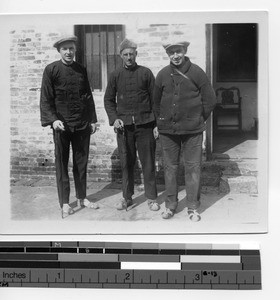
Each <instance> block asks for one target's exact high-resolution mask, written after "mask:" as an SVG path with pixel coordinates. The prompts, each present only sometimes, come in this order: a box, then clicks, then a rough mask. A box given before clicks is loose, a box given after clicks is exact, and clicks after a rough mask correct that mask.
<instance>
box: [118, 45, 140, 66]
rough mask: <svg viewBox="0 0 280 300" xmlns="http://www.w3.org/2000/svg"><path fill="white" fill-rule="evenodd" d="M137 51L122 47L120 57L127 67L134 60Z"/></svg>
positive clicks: (131, 64) (132, 63)
mask: <svg viewBox="0 0 280 300" xmlns="http://www.w3.org/2000/svg"><path fill="white" fill-rule="evenodd" d="M136 56H137V51H136V50H135V49H133V48H127V49H124V50H123V51H122V53H121V58H122V60H123V62H124V64H125V66H127V67H131V66H133V65H134V64H135V62H136Z"/></svg>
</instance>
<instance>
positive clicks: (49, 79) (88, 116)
mask: <svg viewBox="0 0 280 300" xmlns="http://www.w3.org/2000/svg"><path fill="white" fill-rule="evenodd" d="M76 41H77V38H76V37H75V36H70V37H69V36H68V37H63V38H60V39H59V40H58V41H57V42H56V43H55V44H54V47H55V48H56V49H57V51H58V52H59V53H60V55H61V59H60V60H58V61H55V62H53V63H51V64H49V65H47V66H46V68H45V70H44V73H43V79H42V87H41V98H40V112H41V124H42V126H48V125H50V126H51V127H52V128H53V135H54V144H55V165H56V179H57V189H58V198H59V204H60V207H61V212H62V217H64V216H67V215H69V214H73V213H74V211H73V209H72V208H71V206H70V205H69V195H70V184H69V175H68V161H69V150H70V144H71V145H72V153H73V175H74V182H75V190H76V197H77V200H78V202H80V205H81V206H85V207H87V208H98V206H97V205H96V204H95V203H92V202H90V201H89V200H88V199H87V198H86V177H87V162H88V154H89V144H90V135H91V133H94V132H95V131H96V124H95V123H96V122H97V119H96V112H95V105H94V101H93V97H92V93H91V89H90V85H89V82H88V77H87V71H86V69H85V68H84V67H83V66H81V65H80V64H78V63H77V62H75V61H74V57H75V52H76Z"/></svg>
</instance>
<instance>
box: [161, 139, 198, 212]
mask: <svg viewBox="0 0 280 300" xmlns="http://www.w3.org/2000/svg"><path fill="white" fill-rule="evenodd" d="M160 140H161V145H162V151H163V159H164V178H165V188H166V194H167V195H166V200H165V206H166V208H169V209H170V210H173V211H175V210H176V208H177V205H178V182H177V176H178V169H179V164H180V155H182V158H183V162H184V168H185V188H186V194H187V195H186V201H187V207H188V208H193V209H197V208H198V207H199V205H200V177H201V160H202V133H198V134H185V135H172V134H160Z"/></svg>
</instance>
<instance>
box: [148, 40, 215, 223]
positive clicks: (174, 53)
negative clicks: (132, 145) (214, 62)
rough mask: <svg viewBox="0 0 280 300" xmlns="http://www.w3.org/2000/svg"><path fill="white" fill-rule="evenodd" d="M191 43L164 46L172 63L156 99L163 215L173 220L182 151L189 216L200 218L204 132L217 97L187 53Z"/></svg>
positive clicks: (157, 84) (165, 70)
mask: <svg viewBox="0 0 280 300" xmlns="http://www.w3.org/2000/svg"><path fill="white" fill-rule="evenodd" d="M189 44H190V43H189V42H186V41H182V42H181V41H175V42H168V43H165V44H164V45H163V47H164V49H165V51H166V53H167V55H168V57H169V59H170V64H169V65H168V66H166V67H164V68H163V69H162V70H161V71H160V72H159V73H158V75H157V77H156V81H155V88H154V93H153V100H154V113H155V115H156V120H157V127H158V128H157V129H158V132H159V136H160V141H161V146H162V151H163V159H164V176H165V186H166V199H165V206H166V211H165V212H164V213H163V214H162V217H163V218H164V219H169V218H171V217H173V215H174V213H175V212H176V208H177V205H178V183H177V174H178V168H179V163H180V155H181V154H182V157H183V161H184V168H185V188H186V194H187V195H186V202H187V203H186V204H187V207H188V216H189V218H190V219H191V220H193V221H198V220H200V215H199V212H198V210H197V209H198V208H199V206H200V177H201V160H202V139H203V131H204V130H205V129H206V124H205V121H206V120H207V118H208V117H209V116H210V114H211V112H212V110H213V109H214V107H215V104H216V96H215V92H214V90H213V88H212V86H211V84H210V82H209V80H208V78H207V76H206V74H205V72H204V71H203V70H202V69H201V68H200V67H198V66H197V65H195V64H193V63H192V62H191V61H190V59H189V58H188V57H187V56H186V53H187V49H188V46H189Z"/></svg>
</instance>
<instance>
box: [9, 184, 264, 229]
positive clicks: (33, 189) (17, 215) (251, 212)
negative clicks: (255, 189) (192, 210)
mask: <svg viewBox="0 0 280 300" xmlns="http://www.w3.org/2000/svg"><path fill="white" fill-rule="evenodd" d="M71 191H72V194H73V191H74V188H73V186H72V189H71ZM121 197H122V193H121V190H120V187H119V185H115V184H110V183H92V184H90V185H89V186H88V198H89V199H90V200H91V201H93V202H96V203H98V204H99V206H100V208H99V209H98V210H93V209H87V208H79V207H78V206H77V203H76V201H75V198H74V196H71V200H70V202H71V206H72V207H73V208H74V210H75V214H73V215H71V216H68V217H67V218H65V219H64V220H65V222H68V221H74V220H76V221H77V220H78V221H80V220H81V221H99V220H100V221H160V222H176V221H185V220H187V221H188V222H190V223H194V222H191V221H189V220H188V219H187V212H186V208H185V203H184V202H185V201H184V198H185V190H184V189H183V188H181V189H180V192H179V206H178V210H177V213H176V214H175V216H174V217H173V218H172V219H170V220H163V219H162V217H161V213H162V212H163V211H164V188H163V187H162V186H160V187H159V197H158V203H159V204H160V206H161V209H160V210H159V211H157V212H152V211H150V210H149V209H148V206H147V204H146V201H145V197H144V194H143V187H142V186H138V187H136V189H135V195H134V205H133V206H132V207H131V208H130V209H129V210H128V211H127V212H126V211H118V210H116V208H115V205H116V203H117V201H118V200H119V199H121ZM259 204H260V203H259V198H258V196H257V195H255V194H231V193H219V192H218V191H217V190H216V189H214V188H209V189H206V188H203V190H202V196H201V207H200V213H201V216H202V219H201V221H200V222H198V223H199V225H195V226H199V228H201V226H204V230H206V231H207V226H211V224H214V223H215V224H216V225H217V224H220V225H219V226H221V231H223V226H225V228H227V226H228V225H230V226H232V225H234V226H235V225H236V229H237V230H238V228H239V227H240V226H241V228H243V227H242V226H244V231H245V232H248V231H249V232H250V231H255V229H256V228H257V227H258V225H259V224H260V219H261V218H262V215H261V213H262V212H261V210H260V205H259ZM11 218H12V220H18V221H19V220H22V221H27V220H28V221H35V220H40V221H44V220H46V221H52V220H53V221H55V220H61V214H60V210H59V205H58V198H57V190H56V187H55V185H54V184H52V185H47V184H46V183H45V182H36V183H35V184H32V186H30V185H26V184H25V185H20V183H17V184H16V185H13V186H11ZM198 223H195V224H198ZM227 224H228V225H227ZM192 226H193V225H192ZM255 226H256V227H255ZM233 228H234V227H233Z"/></svg>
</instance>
